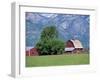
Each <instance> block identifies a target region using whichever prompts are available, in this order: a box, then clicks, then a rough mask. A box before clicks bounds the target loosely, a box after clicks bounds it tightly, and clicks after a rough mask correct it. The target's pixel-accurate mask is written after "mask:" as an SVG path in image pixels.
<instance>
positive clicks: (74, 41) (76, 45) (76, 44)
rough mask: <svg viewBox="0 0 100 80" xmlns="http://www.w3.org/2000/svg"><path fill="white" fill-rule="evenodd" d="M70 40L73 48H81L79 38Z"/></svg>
mask: <svg viewBox="0 0 100 80" xmlns="http://www.w3.org/2000/svg"><path fill="white" fill-rule="evenodd" d="M71 41H72V43H73V44H74V47H75V48H83V45H82V43H81V42H80V41H79V40H77V39H76V40H71Z"/></svg>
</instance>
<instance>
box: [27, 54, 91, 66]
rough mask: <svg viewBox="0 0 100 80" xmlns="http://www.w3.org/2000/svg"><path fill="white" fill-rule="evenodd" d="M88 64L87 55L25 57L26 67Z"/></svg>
mask: <svg viewBox="0 0 100 80" xmlns="http://www.w3.org/2000/svg"><path fill="white" fill-rule="evenodd" d="M83 64H89V54H88V53H80V54H62V55H47V56H26V67H40V66H62V65H83Z"/></svg>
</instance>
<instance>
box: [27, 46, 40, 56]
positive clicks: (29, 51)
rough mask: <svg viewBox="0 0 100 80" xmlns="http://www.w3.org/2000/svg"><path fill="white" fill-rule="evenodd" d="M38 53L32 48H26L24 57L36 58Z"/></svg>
mask: <svg viewBox="0 0 100 80" xmlns="http://www.w3.org/2000/svg"><path fill="white" fill-rule="evenodd" d="M37 55H38V51H37V49H36V48H33V47H27V48H26V56H37Z"/></svg>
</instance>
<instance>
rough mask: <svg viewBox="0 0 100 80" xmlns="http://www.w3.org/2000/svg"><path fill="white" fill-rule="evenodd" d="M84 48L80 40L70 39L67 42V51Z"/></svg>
mask: <svg viewBox="0 0 100 80" xmlns="http://www.w3.org/2000/svg"><path fill="white" fill-rule="evenodd" d="M82 50H83V45H82V43H81V42H80V41H79V40H77V39H75V40H68V41H67V42H66V47H65V52H80V51H82Z"/></svg>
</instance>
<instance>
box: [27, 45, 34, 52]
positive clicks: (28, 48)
mask: <svg viewBox="0 0 100 80" xmlns="http://www.w3.org/2000/svg"><path fill="white" fill-rule="evenodd" d="M32 48H34V47H31V46H29V47H26V51H28V50H30V49H32Z"/></svg>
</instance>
